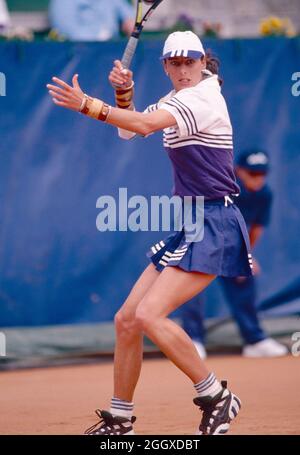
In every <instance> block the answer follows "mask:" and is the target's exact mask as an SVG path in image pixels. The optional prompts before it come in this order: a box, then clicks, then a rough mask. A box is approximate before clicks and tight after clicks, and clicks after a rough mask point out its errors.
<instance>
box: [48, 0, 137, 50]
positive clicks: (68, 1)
mask: <svg viewBox="0 0 300 455" xmlns="http://www.w3.org/2000/svg"><path fill="white" fill-rule="evenodd" d="M49 19H50V25H51V27H52V28H54V29H56V30H57V32H58V33H59V34H61V35H63V36H65V37H66V38H67V39H70V40H74V41H106V40H109V39H111V38H116V37H118V36H119V32H120V30H121V31H123V32H124V33H125V34H127V35H130V33H131V32H132V29H133V26H134V8H133V7H132V5H130V4H129V3H128V1H127V0H51V1H50V7H49Z"/></svg>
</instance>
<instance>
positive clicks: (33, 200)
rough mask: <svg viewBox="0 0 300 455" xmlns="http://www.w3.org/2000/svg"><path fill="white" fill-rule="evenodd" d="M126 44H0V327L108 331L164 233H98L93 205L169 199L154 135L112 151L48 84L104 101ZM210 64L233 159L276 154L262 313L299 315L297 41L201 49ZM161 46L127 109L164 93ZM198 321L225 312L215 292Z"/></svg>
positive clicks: (145, 64) (138, 75) (147, 55)
mask: <svg viewBox="0 0 300 455" xmlns="http://www.w3.org/2000/svg"><path fill="white" fill-rule="evenodd" d="M124 45H125V43H124V42H118V43H100V44H98V43H89V44H80V43H63V44H62V43H44V42H43V43H38V42H34V43H15V42H11V43H1V45H0V71H1V72H3V73H4V74H5V75H6V83H7V87H6V89H7V96H6V97H0V115H1V117H0V138H1V142H0V148H1V155H0V159H1V165H0V215H1V223H0V251H1V254H0V326H35V325H44V324H60V323H78V322H95V321H107V320H111V319H112V318H113V315H114V313H115V312H116V310H117V309H118V308H119V306H120V305H121V304H122V301H123V300H124V298H125V297H126V295H127V293H128V292H129V290H130V287H131V285H132V284H133V282H134V281H135V279H136V278H137V277H138V275H139V273H140V272H141V271H142V270H143V268H144V267H145V266H146V265H147V263H148V261H147V259H146V257H145V252H146V251H147V249H148V248H149V246H150V245H151V244H152V242H155V241H158V240H160V239H161V236H164V235H166V233H162V234H160V233H157V232H152V233H151V232H129V231H128V232H110V233H108V232H106V233H100V232H99V231H97V229H96V217H97V215H98V213H99V209H97V208H96V201H97V199H98V197H99V196H102V195H112V196H115V197H117V195H118V191H119V188H120V187H126V188H127V189H128V197H130V196H133V195H143V196H145V197H147V198H150V196H151V195H155V194H157V195H162V194H166V195H169V194H170V191H171V186H172V176H171V170H170V165H169V163H168V160H167V157H166V156H165V153H164V151H163V147H162V140H161V134H160V133H158V134H155V135H153V136H151V137H149V138H147V139H136V140H134V141H122V140H120V139H119V138H118V136H117V133H116V131H115V130H114V129H113V128H112V127H111V126H107V125H103V124H100V123H97V122H96V121H93V120H90V119H87V118H84V117H83V116H81V115H79V114H76V113H74V112H70V111H66V110H64V109H61V108H58V107H56V106H54V105H53V104H52V102H51V101H50V98H49V96H48V93H47V90H46V84H47V83H48V82H49V81H50V80H51V77H52V76H53V75H56V76H58V77H61V78H62V79H64V80H66V81H70V80H71V77H72V75H73V74H74V73H75V72H76V73H79V82H80V83H81V85H82V87H83V89H84V91H86V92H88V93H89V94H90V95H92V96H99V97H102V98H104V99H105V100H107V101H108V102H111V103H112V102H113V92H112V89H111V88H110V86H109V84H108V82H107V76H108V73H109V71H110V68H111V66H112V61H113V60H114V59H115V58H117V57H119V56H120V55H121V54H122V51H123V48H124ZM205 45H206V47H209V48H211V49H212V50H213V51H214V52H216V53H217V54H218V56H219V57H220V59H221V61H222V76H223V77H224V80H225V85H224V89H223V92H224V95H225V97H226V99H227V101H228V107H229V111H230V114H231V118H232V122H233V126H234V139H235V151H236V154H238V153H239V151H240V150H242V149H243V148H249V147H251V146H256V145H259V146H260V147H263V148H265V149H266V150H268V151H269V152H270V154H271V157H272V170H271V174H270V183H271V186H272V187H273V189H274V192H275V200H274V206H273V215H272V222H271V225H270V227H269V228H268V229H267V230H266V232H265V234H264V236H263V239H262V241H261V242H260V245H259V247H258V248H257V251H256V256H257V257H258V259H259V261H260V263H261V265H262V269H263V271H264V272H263V274H262V275H261V277H260V278H259V287H260V307H261V308H262V309H266V310H270V313H272V314H288V313H291V312H300V299H299V297H300V266H299V264H300V241H299V225H300V210H299V205H300V204H299V200H300V184H299V169H300V97H294V96H292V93H291V88H292V84H293V83H294V82H293V81H292V74H293V73H295V72H297V71H300V41H299V39H280V38H277V39H257V40H227V41H207V42H205ZM161 47H162V43H161V42H160V41H144V42H142V43H141V44H140V45H139V49H138V52H137V55H136V57H135V60H134V65H133V70H134V73H135V81H136V107H137V109H138V110H141V109H144V108H145V106H147V105H148V104H150V103H152V102H155V101H157V100H158V99H159V98H160V97H161V96H162V95H163V94H165V93H166V92H168V91H169V89H170V86H169V82H168V80H167V78H166V77H165V75H164V73H163V71H162V68H161V65H160V62H159V55H160V50H161ZM208 296H209V298H208V305H207V309H206V312H207V315H208V316H221V315H225V314H226V311H227V310H226V306H224V303H223V300H222V296H221V294H220V292H219V290H218V287H217V284H214V285H213V286H211V288H210V290H209V291H208Z"/></svg>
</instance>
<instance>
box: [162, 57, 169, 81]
mask: <svg viewBox="0 0 300 455" xmlns="http://www.w3.org/2000/svg"><path fill="white" fill-rule="evenodd" d="M163 65H164V70H165V73H166V75H167V76H168V77H169V72H168V69H167V61H166V60H164V61H163Z"/></svg>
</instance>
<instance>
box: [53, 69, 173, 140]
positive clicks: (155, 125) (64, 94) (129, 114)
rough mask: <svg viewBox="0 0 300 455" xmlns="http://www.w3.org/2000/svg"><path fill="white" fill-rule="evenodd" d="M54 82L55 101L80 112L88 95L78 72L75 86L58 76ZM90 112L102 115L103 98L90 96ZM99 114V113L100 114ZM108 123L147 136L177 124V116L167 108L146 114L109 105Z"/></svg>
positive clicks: (96, 116) (90, 114) (59, 104)
mask: <svg viewBox="0 0 300 455" xmlns="http://www.w3.org/2000/svg"><path fill="white" fill-rule="evenodd" d="M52 80H53V82H54V83H55V84H56V85H53V84H47V88H48V90H49V93H50V95H51V96H52V100H53V102H54V103H55V104H56V105H58V106H61V107H65V108H66V109H71V110H73V111H77V112H80V111H81V108H82V105H83V103H84V101H85V100H84V99H85V98H86V95H85V94H84V92H83V91H82V90H81V87H80V85H79V83H78V74H75V75H74V76H73V79H72V84H73V86H70V85H68V84H67V83H66V82H64V81H62V80H61V79H59V78H57V77H53V78H52ZM88 98H89V99H88V103H89V104H88V106H89V107H90V109H87V110H88V112H87V114H86V115H89V116H90V117H93V118H95V119H97V118H98V117H102V111H103V108H104V107H105V103H104V102H103V101H102V100H99V99H96V98H90V97H88ZM98 114H99V115H98ZM105 121H106V123H109V124H110V125H113V126H116V127H117V128H121V129H124V130H127V131H132V132H134V133H137V134H140V135H142V136H147V135H148V134H151V133H154V132H156V131H159V130H162V129H164V128H168V127H171V126H174V125H176V119H175V117H174V116H173V115H172V114H171V113H169V112H168V111H166V110H165V109H158V110H156V111H155V112H150V113H149V114H145V113H142V112H136V111H130V110H127V109H119V108H115V107H111V106H110V107H109V114H108V116H107V118H106V120H105Z"/></svg>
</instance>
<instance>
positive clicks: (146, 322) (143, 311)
mask: <svg viewBox="0 0 300 455" xmlns="http://www.w3.org/2000/svg"><path fill="white" fill-rule="evenodd" d="M144 304H145V302H144V301H142V302H141V304H140V305H139V306H138V307H137V309H136V312H135V321H136V325H137V327H139V328H140V330H141V331H142V332H144V333H145V334H146V335H147V334H149V333H151V329H153V328H154V326H155V325H156V322H157V320H158V317H156V316H155V315H154V313H153V312H152V311H151V310H149V308H151V307H152V305H151V304H149V302H148V301H147V305H144Z"/></svg>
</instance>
